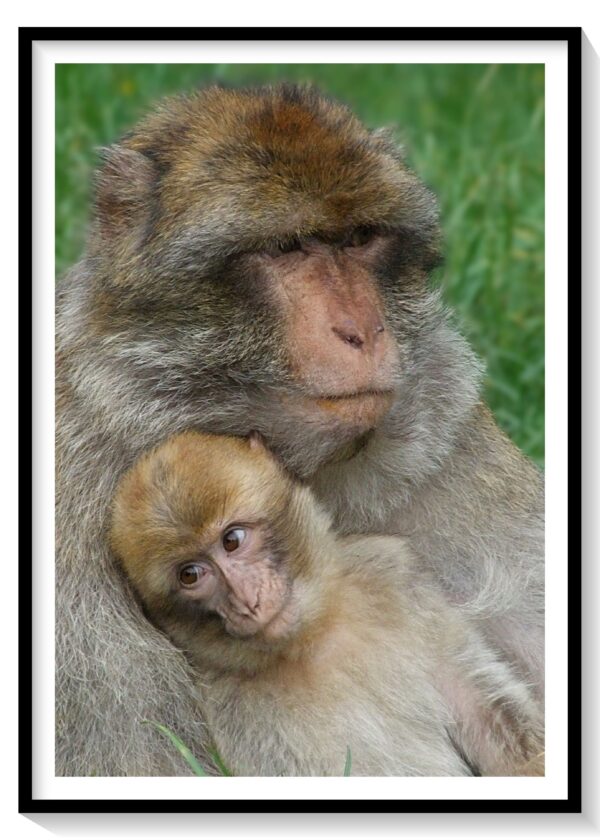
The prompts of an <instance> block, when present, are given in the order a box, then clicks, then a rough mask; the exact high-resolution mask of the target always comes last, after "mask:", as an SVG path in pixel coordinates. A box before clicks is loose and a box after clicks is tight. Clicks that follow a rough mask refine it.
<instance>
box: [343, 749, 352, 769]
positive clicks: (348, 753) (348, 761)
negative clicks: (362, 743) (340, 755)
mask: <svg viewBox="0 0 600 840" xmlns="http://www.w3.org/2000/svg"><path fill="white" fill-rule="evenodd" d="M351 773H352V753H351V751H350V747H346V764H345V765H344V776H349V775H350V774H351Z"/></svg>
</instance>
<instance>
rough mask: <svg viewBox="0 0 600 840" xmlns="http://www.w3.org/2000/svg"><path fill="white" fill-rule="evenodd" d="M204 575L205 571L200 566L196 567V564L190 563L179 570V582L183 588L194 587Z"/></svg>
mask: <svg viewBox="0 0 600 840" xmlns="http://www.w3.org/2000/svg"><path fill="white" fill-rule="evenodd" d="M205 573H206V570H205V569H203V568H202V566H198V564H197V563H190V564H189V566H184V567H183V568H182V569H180V571H179V582H180V583H181V584H183V586H194V584H195V583H198V581H199V580H200V578H201V577H202V576H203V575H204V574H205Z"/></svg>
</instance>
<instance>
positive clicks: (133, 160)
mask: <svg viewBox="0 0 600 840" xmlns="http://www.w3.org/2000/svg"><path fill="white" fill-rule="evenodd" d="M100 154H101V156H102V158H103V159H104V164H103V166H101V168H100V169H99V170H98V173H97V175H96V194H95V215H96V222H97V228H96V229H97V234H98V235H99V236H100V238H101V239H102V240H104V241H106V242H110V244H111V245H112V246H113V247H114V246H115V245H117V250H118V251H121V252H123V251H127V250H128V249H129V248H131V247H132V246H133V245H134V244H135V243H136V241H139V238H140V235H141V233H142V232H143V230H144V229H145V227H146V223H147V221H148V219H149V217H150V214H151V210H152V205H153V195H152V194H153V190H154V189H155V187H156V183H157V170H156V167H155V165H154V163H153V162H152V161H151V160H150V158H148V157H146V155H143V154H141V152H136V151H134V150H133V149H127V148H125V147H124V146H118V145H114V146H108V147H107V148H103V149H100ZM115 240H117V241H115Z"/></svg>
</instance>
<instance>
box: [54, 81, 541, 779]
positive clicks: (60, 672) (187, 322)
mask: <svg viewBox="0 0 600 840" xmlns="http://www.w3.org/2000/svg"><path fill="white" fill-rule="evenodd" d="M364 226H367V227H372V228H374V230H375V233H376V241H375V242H374V244H373V247H371V246H367V247H366V248H365V249H364V250H363V249H362V248H361V247H360V248H357V247H347V246H346V244H345V243H347V242H348V241H350V240H352V238H353V236H354V235H355V232H356V229H357V228H362V227H364ZM294 237H301V239H302V243H301V247H302V248H306V253H305V252H304V251H302V252H301V253H300V254H296V255H295V256H294V255H293V254H292V255H290V254H288V253H287V247H288V245H289V243H290V242H291V241H293V239H294ZM438 240H439V234H438V225H437V211H436V206H435V201H434V199H433V196H432V195H431V193H430V192H429V191H428V190H427V189H426V188H425V187H424V186H423V185H422V184H421V183H420V182H419V180H418V179H417V177H416V176H415V175H414V174H413V173H412V172H410V170H409V169H408V168H407V166H406V165H405V163H404V162H403V161H402V158H401V155H400V153H399V151H398V150H397V149H396V148H395V146H394V144H393V142H392V140H391V138H390V137H389V136H387V135H385V134H382V133H381V132H379V131H369V130H368V129H366V128H365V127H363V126H362V125H361V124H360V123H359V122H358V121H357V120H356V118H355V117H354V116H353V115H352V114H351V113H350V111H349V110H348V109H346V108H345V107H343V106H342V105H339V104H337V103H334V102H330V101H329V100H327V99H326V98H324V97H322V96H320V95H319V94H318V93H317V92H315V91H314V90H310V89H303V88H296V87H289V86H288V87H286V86H284V87H276V88H262V89H257V90H252V91H224V90H220V89H217V88H214V89H212V88H211V89H209V90H206V91H200V92H198V93H197V94H194V95H192V96H190V97H181V98H176V99H173V100H169V101H167V102H166V103H164V104H163V105H161V106H159V107H158V109H157V110H156V111H155V112H154V113H153V114H151V115H150V116H149V117H148V118H147V119H146V120H144V121H143V122H142V123H141V124H140V125H139V126H137V127H136V128H134V129H133V131H132V132H131V133H130V134H129V135H128V136H126V137H125V138H123V139H122V141H121V143H120V144H118V145H115V146H112V147H110V148H109V149H108V150H106V153H105V162H104V165H103V167H102V168H101V170H100V172H99V173H98V176H97V179H96V201H95V208H94V222H93V224H92V226H91V229H90V235H89V240H88V245H87V248H86V252H85V254H84V256H83V258H82V260H81V262H80V263H79V264H78V265H77V266H75V267H74V268H73V270H72V271H71V272H70V273H69V275H68V276H67V277H65V278H64V279H63V280H62V281H61V282H60V283H59V285H58V289H57V383H56V395H57V403H56V411H57V414H56V435H57V444H56V446H57V448H56V470H57V474H56V488H57V500H56V501H57V508H56V511H57V512H56V551H57V566H56V581H57V592H56V616H57V635H56V658H57V670H56V700H57V704H56V727H57V741H56V767H57V773H58V774H59V775H86V774H91V773H93V774H95V775H119V774H124V775H145V774H150V775H161V774H166V775H169V774H178V773H185V772H188V770H187V768H186V767H185V765H184V763H183V762H182V761H181V760H180V759H179V758H178V756H177V755H173V754H172V753H171V751H170V750H169V749H168V747H167V746H166V745H165V744H164V743H163V741H162V739H161V738H160V736H159V735H157V734H156V733H155V732H153V731H151V729H150V728H149V727H145V726H142V725H141V721H143V720H144V719H154V720H159V721H161V722H162V723H164V724H165V725H167V726H169V727H170V728H171V729H173V730H175V731H176V730H177V729H178V727H179V726H180V723H181V721H186V722H187V731H186V733H185V734H186V738H187V741H188V743H189V745H190V747H191V748H192V750H193V751H194V753H195V754H196V755H198V756H199V757H200V758H201V757H202V756H203V753H204V750H205V746H206V743H207V734H206V731H205V727H204V724H203V721H202V719H201V718H200V717H198V715H197V695H196V690H195V687H194V680H193V679H192V675H191V673H190V667H189V663H188V661H187V660H186V659H185V657H184V656H183V655H182V654H181V652H180V651H179V650H178V649H177V648H176V647H175V646H174V645H172V644H171V643H170V642H169V640H168V639H166V638H165V637H164V635H162V634H160V633H159V632H158V631H156V630H155V629H154V628H152V627H151V625H149V623H148V622H147V620H146V619H145V618H144V616H143V614H142V612H141V610H140V609H139V607H138V605H137V603H136V601H135V599H133V598H132V595H131V590H130V586H129V582H128V581H127V580H126V579H125V578H124V577H123V575H122V573H121V572H120V570H119V569H118V568H117V567H116V565H115V561H114V557H113V555H112V553H111V551H110V548H109V545H108V542H107V516H108V507H109V504H110V500H111V499H112V497H113V494H114V490H115V485H116V483H117V481H118V480H119V478H120V476H121V475H122V474H123V472H124V471H125V470H126V469H127V468H128V467H129V466H131V464H132V463H133V462H134V461H136V460H137V458H138V457H139V456H140V455H141V454H142V453H143V452H145V451H147V450H148V449H150V448H152V447H154V446H155V445H156V444H157V443H159V442H161V441H163V440H165V439H166V438H168V437H169V436H171V435H173V434H175V433H177V432H181V431H183V430H185V429H199V430H202V431H206V432H216V433H218V434H228V435H245V434H247V433H248V432H249V431H250V430H251V429H257V430H258V431H260V432H261V433H262V434H263V436H264V437H265V439H266V440H267V442H268V445H269V448H270V449H271V450H272V451H274V452H276V453H277V455H278V457H280V458H281V459H282V461H283V462H284V463H285V464H286V466H287V468H288V469H289V470H290V471H292V472H293V473H295V474H296V475H298V476H301V477H303V478H304V479H305V480H307V481H309V482H310V484H311V486H312V487H313V488H314V490H315V492H316V493H317V495H318V497H319V499H320V500H321V502H322V504H323V506H324V507H325V508H326V509H327V510H328V512H329V513H330V514H331V515H332V516H333V518H334V521H335V526H336V529H338V530H340V531H343V532H344V533H347V534H348V533H360V532H362V533H365V532H372V531H377V532H379V533H381V534H396V533H399V532H400V533H404V534H405V535H406V536H407V537H408V539H409V540H410V545H411V549H412V551H413V553H414V555H415V557H416V558H417V560H418V562H419V563H420V564H421V565H423V566H425V567H427V568H429V569H430V570H431V572H432V574H433V575H434V577H435V579H436V581H437V582H438V583H439V584H440V585H441V586H442V587H443V588H444V590H446V591H447V592H448V593H450V595H451V597H452V598H453V600H455V601H456V602H457V603H458V604H460V605H461V609H462V611H463V613H464V614H465V615H469V616H470V615H473V616H474V617H475V618H476V621H477V627H478V628H480V629H481V631H482V632H483V633H484V635H485V637H486V639H487V640H488V642H489V644H490V645H491V646H492V647H493V648H494V649H499V650H501V651H502V653H503V656H504V657H505V658H506V660H507V661H508V662H509V663H510V665H511V667H512V668H514V669H516V670H517V671H518V672H519V673H520V675H521V676H522V677H523V678H524V679H526V680H528V681H531V682H532V683H533V684H534V685H535V686H536V688H537V691H538V693H539V694H540V695H541V694H542V692H543V664H542V661H543V657H542V654H543V609H544V602H543V491H542V483H541V479H540V476H539V475H538V474H537V472H536V471H535V469H534V468H533V467H532V466H531V465H530V464H529V463H528V462H527V461H526V459H524V458H523V457H522V456H521V455H520V454H519V453H517V452H516V450H515V449H514V447H513V446H512V445H511V444H510V443H509V442H508V441H507V440H506V439H505V438H504V437H503V436H502V435H501V433H500V432H499V431H498V429H497V427H496V426H495V424H494V423H493V421H492V420H491V419H490V418H489V416H488V415H487V413H486V411H485V410H484V409H483V408H482V407H481V406H480V403H479V399H480V397H479V378H480V372H481V370H480V366H479V364H478V363H477V361H476V360H475V358H474V356H473V354H472V352H471V351H470V350H469V348H468V346H467V344H466V342H465V341H464V340H463V339H462V338H461V337H460V335H459V334H458V333H457V331H456V329H455V328H454V327H453V326H452V323H451V320H450V319H449V317H448V315H447V313H446V311H445V310H444V308H443V306H442V305H441V304H440V301H439V295H438V294H437V292H436V291H435V290H432V289H431V288H429V286H428V284H427V273H428V271H429V269H430V268H431V266H432V265H433V264H434V263H435V261H436V260H437V258H438V252H439V241H438ZM282 245H283V246H284V247H283V248H282V247H281V246H282ZM274 255H275V256H274ZM363 255H364V256H363ZM296 260H304V261H305V262H304V263H303V264H304V265H305V268H304V269H302V270H297V269H296V268H294V266H296V262H295V261H296ZM273 261H274V262H273ZM274 265H275V266H276V268H275V269H273V266H274ZM298 265H300V263H298ZM288 271H289V273H288ZM286 277H287V278H288V279H289V283H288V287H287V290H288V291H289V292H290V293H291V294H294V293H295V294H296V295H297V297H296V299H295V301H294V305H293V306H292V307H290V311H298V312H303V313H304V314H305V315H306V318H305V319H304V320H306V324H307V325H308V327H310V328H308V327H307V329H306V330H305V331H304V332H303V330H302V329H301V328H300V327H299V326H298V323H296V325H295V328H294V329H293V330H291V328H290V325H289V322H288V321H287V320H286V310H285V305H284V301H283V300H282V299H281V297H279V298H277V294H278V289H280V288H282V287H283V286H285V283H283V286H280V284H279V281H280V280H284V279H285V278H286ZM319 278H321V280H320V281H319ZM361 278H362V286H361V285H360V284H359V280H360V279H361ZM292 280H293V282H292ZM345 281H347V284H348V285H347V287H346V285H345ZM318 282H320V283H321V285H320V287H319V286H318V285H315V284H318ZM348 288H352V295H349V294H348ZM317 289H318V290H319V291H318V295H317V296H315V303H316V301H317V300H318V307H319V318H315V319H311V310H310V303H311V301H312V299H313V295H315V292H316V290H317ZM361 289H362V292H361ZM309 292H310V295H309V294H308V293H309ZM361 297H362V300H363V304H364V303H365V302H366V304H368V306H365V305H361V306H359V307H357V306H355V305H353V301H354V300H356V299H358V298H361ZM302 302H303V303H302ZM363 310H365V317H364V318H363V319H362V320H361V317H362V312H363ZM326 313H327V317H325V314H326ZM379 317H380V318H382V319H383V321H382V325H383V326H384V327H385V332H384V333H383V336H385V341H386V342H387V349H386V350H385V352H384V353H383V354H382V356H383V361H384V363H383V364H382V365H374V364H373V361H374V359H376V358H377V353H378V352H380V353H381V352H382V351H381V346H382V345H381V343H380V344H379V345H376V344H375V339H374V338H373V335H374V328H375V327H376V326H377V324H378V320H377V318H379ZM328 319H329V320H328ZM317 322H318V323H319V324H320V325H321V326H320V327H319V328H318V330H321V332H320V333H319V332H318V330H317V326H316V324H317ZM350 322H353V323H350ZM333 327H335V328H336V329H338V332H337V333H336V332H334V330H333ZM330 328H331V329H330ZM344 330H346V332H345V333H344ZM316 331H317V332H316ZM340 332H341V334H342V336H343V335H345V336H346V339H347V340H344V339H340ZM290 333H291V334H292V335H294V336H295V339H294V341H290ZM370 341H373V344H372V345H370V344H369V342H370ZM328 342H331V343H328ZM344 342H345V343H344ZM361 342H362V344H361ZM377 347H379V350H377ZM311 348H312V355H311V352H310V351H311ZM369 354H370V355H369ZM298 370H300V373H301V375H300V376H299V375H298ZM382 373H385V381H380V382H377V381H375V383H374V387H375V392H374V393H369V385H373V380H374V377H375V376H377V375H380V374H382ZM369 377H370V378H369ZM354 385H356V386H357V387H360V389H361V393H360V394H353V393H352V387H353V386H354ZM340 392H342V393H340ZM205 760H206V756H205Z"/></svg>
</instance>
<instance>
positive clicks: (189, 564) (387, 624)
mask: <svg viewBox="0 0 600 840" xmlns="http://www.w3.org/2000/svg"><path fill="white" fill-rule="evenodd" d="M112 544H113V547H114V550H115V554H116V555H117V556H118V557H119V558H120V560H121V562H122V564H123V567H124V569H125V572H126V573H127V575H128V576H129V578H130V580H131V581H132V583H133V585H134V587H135V589H136V591H137V592H138V594H139V596H140V597H141V600H142V602H143V604H144V607H145V609H146V610H147V612H148V615H149V617H150V618H151V619H152V620H153V621H154V622H155V623H156V624H157V625H158V626H160V627H162V628H163V629H164V630H165V632H166V633H167V634H168V635H169V636H170V637H171V638H172V639H173V640H174V641H175V643H176V644H177V645H178V647H180V648H182V649H183V650H184V651H185V652H186V653H187V654H188V656H189V657H190V658H191V661H192V663H193V665H194V668H195V670H196V672H197V674H198V678H199V697H200V706H201V708H202V709H203V710H204V713H205V715H206V722H207V724H208V729H209V732H210V733H211V735H212V737H213V738H214V741H215V743H216V746H217V748H218V750H219V753H220V755H221V756H222V758H223V759H224V761H225V762H226V763H227V764H228V766H229V767H230V768H231V769H232V770H233V771H234V773H235V774H236V775H263V776H279V775H311V776H312V775H319V776H323V775H341V771H342V764H343V752H344V751H343V750H342V746H343V745H344V744H346V743H347V744H348V745H349V746H350V748H351V750H352V755H353V757H354V773H355V774H356V775H368V776H376V775H411V776H414V775H416V776H439V775H451V776H465V775H472V774H475V775H514V774H517V773H526V772H532V771H534V772H535V771H537V772H543V770H542V767H543V761H542V758H541V756H542V755H543V738H542V730H543V724H542V720H541V714H540V710H539V707H538V704H536V702H535V701H534V700H533V699H532V698H531V696H530V694H529V692H528V689H527V688H526V686H525V685H524V684H523V683H522V682H519V681H518V680H516V679H515V678H514V676H513V675H512V674H511V672H510V669H509V668H508V667H507V666H506V665H504V664H503V663H501V662H499V661H498V658H497V657H496V656H495V655H494V654H493V653H492V652H491V651H490V650H489V648H487V646H486V645H485V644H483V643H482V641H481V639H479V638H478V636H477V635H476V633H475V631H474V629H473V628H471V627H470V626H469V625H468V623H467V621H466V620H465V619H464V618H462V617H461V616H460V614H459V611H458V610H457V609H451V608H449V607H448V605H447V604H446V603H445V601H444V599H443V598H442V597H440V595H439V593H438V591H437V590H436V588H435V586H433V585H432V581H431V580H430V579H429V577H428V576H427V575H426V574H425V575H424V574H419V573H418V572H417V571H415V569H414V568H413V563H412V560H411V558H410V554H409V552H408V550H407V548H406V546H405V544H404V542H403V541H402V540H399V539H397V538H393V537H346V538H341V539H337V538H336V536H335V534H334V533H333V532H332V531H331V530H330V522H329V518H328V517H327V515H325V513H324V512H323V511H322V510H321V509H320V508H319V506H318V505H317V504H316V503H315V500H314V497H313V495H312V493H311V492H310V490H309V489H308V488H306V487H302V486H300V485H299V484H297V483H294V482H292V481H291V480H290V479H289V478H288V477H287V476H286V475H285V474H284V471H283V469H282V468H281V467H280V466H279V465H278V464H276V462H275V460H274V458H273V457H272V456H271V455H270V454H269V453H268V452H267V450H266V449H265V448H264V447H263V446H262V444H261V443H260V442H259V441H257V440H251V441H250V442H249V441H243V440H240V439H239V438H226V437H216V436H208V435H202V434H198V433H197V432H185V433H183V434H181V435H178V436H176V437H174V438H170V439H169V440H168V441H167V442H166V443H163V444H162V445H161V446H159V447H158V448H157V449H156V450H154V451H153V452H151V453H150V454H147V455H145V456H143V457H142V458H141V460H140V461H138V462H137V463H136V464H135V465H134V466H133V467H132V469H131V470H129V472H127V473H126V474H125V477H124V479H123V480H122V481H121V483H120V485H119V488H118V491H117V496H116V500H115V506H114V517H113V523H112ZM185 725H186V723H185V721H182V722H181V724H180V734H182V735H183V736H184V737H185ZM536 760H537V762H539V765H540V766H537V762H536ZM532 762H533V763H532Z"/></svg>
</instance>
